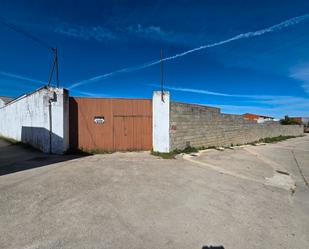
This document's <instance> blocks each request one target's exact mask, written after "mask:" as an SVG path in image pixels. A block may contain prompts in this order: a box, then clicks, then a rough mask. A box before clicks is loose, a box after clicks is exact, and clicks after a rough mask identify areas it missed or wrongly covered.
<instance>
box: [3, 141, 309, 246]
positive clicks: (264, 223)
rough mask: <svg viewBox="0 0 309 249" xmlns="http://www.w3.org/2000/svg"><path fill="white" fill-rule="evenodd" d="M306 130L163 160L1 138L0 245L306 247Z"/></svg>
mask: <svg viewBox="0 0 309 249" xmlns="http://www.w3.org/2000/svg"><path fill="white" fill-rule="evenodd" d="M308 181H309V136H308V135H307V136H305V137H301V138H294V139H290V140H287V141H284V142H280V143H276V144H267V145H261V146H242V147H237V148H233V149H226V150H224V151H217V150H206V151H202V152H199V153H193V154H191V155H184V156H183V155H179V156H177V159H170V160H164V159H160V158H157V157H154V156H151V155H150V154H149V152H130V153H114V154H108V155H93V156H83V157H77V156H51V155H44V154H42V153H40V152H38V151H33V150H29V149H28V148H23V147H20V146H13V145H9V144H7V143H5V142H3V141H0V211H1V212H0V235H1V236H0V248H7V249H13V248H18V249H19V248H27V249H30V248H33V249H34V248H46V249H47V248H74V249H76V248H133V249H135V248H154V249H155V248H156V249H158V248H177V249H179V248H186V249H188V248H190V249H192V248H199V249H201V248H203V246H222V247H221V248H225V249H228V248H237V249H241V248H244V249H245V248H246V249H248V248H250V249H254V248H259V249H260V248H274V249H275V248H280V249H282V248H289V249H290V248H293V249H298V248H299V249H304V248H309V232H308V231H309V186H308V185H307V184H308Z"/></svg>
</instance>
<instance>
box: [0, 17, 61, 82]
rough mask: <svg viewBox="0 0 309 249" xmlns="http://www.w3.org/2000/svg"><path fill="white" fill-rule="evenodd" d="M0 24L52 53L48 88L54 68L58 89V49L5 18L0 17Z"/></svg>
mask: <svg viewBox="0 0 309 249" xmlns="http://www.w3.org/2000/svg"><path fill="white" fill-rule="evenodd" d="M0 23H1V24H2V25H4V26H6V27H8V28H9V29H11V30H13V31H15V32H17V33H19V34H22V35H23V36H25V37H26V38H28V39H30V40H32V41H34V42H36V43H38V44H40V45H41V46H43V47H45V48H47V49H50V50H51V51H52V52H53V57H54V59H53V62H52V65H51V68H50V73H49V76H48V84H47V85H48V86H50V84H51V80H52V78H53V75H54V69H55V68H56V82H57V87H59V72H58V49H57V48H55V47H53V46H51V45H50V44H48V43H47V42H45V41H43V40H42V39H40V38H38V37H36V36H34V35H32V34H30V33H28V32H26V31H24V30H22V29H21V28H19V27H18V26H16V25H14V24H12V23H11V22H10V21H9V20H7V19H6V18H4V17H2V16H0Z"/></svg>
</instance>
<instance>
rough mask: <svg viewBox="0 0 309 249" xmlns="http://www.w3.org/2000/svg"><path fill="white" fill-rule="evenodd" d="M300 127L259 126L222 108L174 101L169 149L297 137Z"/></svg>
mask: <svg viewBox="0 0 309 249" xmlns="http://www.w3.org/2000/svg"><path fill="white" fill-rule="evenodd" d="M303 131H304V130H303V126H301V125H280V124H279V123H277V122H266V123H264V124H258V123H257V122H256V121H255V120H248V119H244V118H243V117H242V116H240V115H231V114H222V113H221V112H220V109H219V108H214V107H208V106H200V105H192V104H186V103H179V102H171V105H170V149H171V150H174V149H183V148H185V147H186V146H187V145H190V146H192V147H202V146H204V147H209V146H230V145H231V144H233V145H237V144H245V143H250V142H254V141H257V140H259V139H261V138H266V137H276V136H280V135H283V136H288V135H290V136H298V135H302V134H303Z"/></svg>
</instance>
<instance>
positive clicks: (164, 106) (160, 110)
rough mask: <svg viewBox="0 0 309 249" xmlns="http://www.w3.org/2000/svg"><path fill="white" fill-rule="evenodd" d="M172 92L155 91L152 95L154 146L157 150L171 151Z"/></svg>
mask: <svg viewBox="0 0 309 249" xmlns="http://www.w3.org/2000/svg"><path fill="white" fill-rule="evenodd" d="M169 124H170V94H169V92H164V94H163V99H162V93H161V91H155V92H153V97H152V147H153V150H154V151H156V152H170V134H169Z"/></svg>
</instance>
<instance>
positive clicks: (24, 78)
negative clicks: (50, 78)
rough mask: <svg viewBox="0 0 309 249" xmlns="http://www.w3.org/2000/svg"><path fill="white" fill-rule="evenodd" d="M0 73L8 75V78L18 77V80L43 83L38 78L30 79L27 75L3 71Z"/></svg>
mask: <svg viewBox="0 0 309 249" xmlns="http://www.w3.org/2000/svg"><path fill="white" fill-rule="evenodd" d="M0 75H3V76H6V77H10V78H14V79H18V80H25V81H29V82H33V83H38V84H44V82H43V81H40V80H36V79H31V78H28V77H25V76H22V75H18V74H13V73H7V72H4V71H0Z"/></svg>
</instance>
